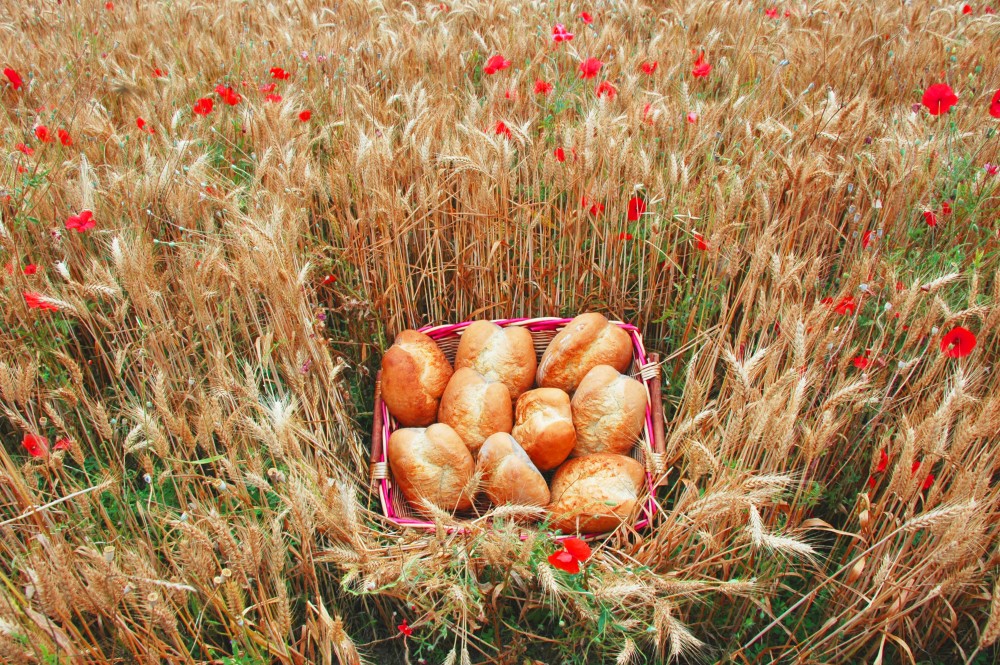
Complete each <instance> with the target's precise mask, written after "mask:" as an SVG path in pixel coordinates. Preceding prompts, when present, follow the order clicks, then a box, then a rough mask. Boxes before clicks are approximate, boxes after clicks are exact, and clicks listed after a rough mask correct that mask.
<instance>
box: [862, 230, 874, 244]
mask: <svg viewBox="0 0 1000 665" xmlns="http://www.w3.org/2000/svg"><path fill="white" fill-rule="evenodd" d="M874 234H875V232H874V231H872V230H871V229H868V230H867V231H865V232H864V233H863V234H861V246H862V247H863V248H865V249H868V247H869V246H870V245H871V244H872V236H873V235H874Z"/></svg>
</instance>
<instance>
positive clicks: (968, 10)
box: [962, 5, 972, 14]
mask: <svg viewBox="0 0 1000 665" xmlns="http://www.w3.org/2000/svg"><path fill="white" fill-rule="evenodd" d="M962 13H963V14H971V13H972V7H971V6H969V5H963V6H962Z"/></svg>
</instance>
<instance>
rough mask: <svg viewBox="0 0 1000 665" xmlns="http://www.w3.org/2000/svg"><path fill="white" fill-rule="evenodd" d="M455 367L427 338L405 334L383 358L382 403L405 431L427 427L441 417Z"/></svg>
mask: <svg viewBox="0 0 1000 665" xmlns="http://www.w3.org/2000/svg"><path fill="white" fill-rule="evenodd" d="M451 375H452V369H451V364H450V363H449V362H448V359H447V358H446V357H445V355H444V352H443V351H441V348H440V347H439V346H438V345H437V344H436V343H435V342H434V340H432V339H431V338H430V337H428V336H427V335H425V334H423V333H421V332H418V331H416V330H404V331H403V332H401V333H399V334H398V335H397V336H396V339H395V341H394V342H393V344H392V346H391V347H390V348H389V350H388V351H386V352H385V355H383V356H382V399H383V401H384V402H385V405H386V407H387V408H388V409H389V413H390V414H391V415H392V417H393V418H395V419H396V422H398V423H399V424H400V425H401V426H403V427H425V426H427V425H430V424H431V423H433V422H434V420H435V418H436V417H437V412H438V403H439V401H440V399H441V395H442V393H444V389H445V387H446V386H447V385H448V380H449V379H450V378H451Z"/></svg>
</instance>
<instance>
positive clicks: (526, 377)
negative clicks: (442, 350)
mask: <svg viewBox="0 0 1000 665" xmlns="http://www.w3.org/2000/svg"><path fill="white" fill-rule="evenodd" d="M463 367H470V368H472V369H474V370H476V371H477V372H479V373H480V374H482V375H483V376H484V377H486V378H487V379H489V380H491V381H500V382H501V383H503V384H504V385H505V386H507V390H508V391H510V399H511V401H514V400H516V399H517V398H518V397H520V396H521V393H523V392H524V391H525V390H528V389H529V388H531V385H532V383H534V381H535V370H536V368H537V367H538V359H537V358H536V356H535V345H534V342H533V341H532V339H531V333H529V332H528V331H527V330H525V329H524V328H519V327H517V326H507V327H506V328H501V327H500V326H498V325H497V324H495V323H492V322H490V321H476V322H475V323H473V324H472V325H470V326H469V327H468V328H466V329H465V332H463V333H462V337H461V340H460V341H459V343H458V352H457V353H456V354H455V369H461V368H463Z"/></svg>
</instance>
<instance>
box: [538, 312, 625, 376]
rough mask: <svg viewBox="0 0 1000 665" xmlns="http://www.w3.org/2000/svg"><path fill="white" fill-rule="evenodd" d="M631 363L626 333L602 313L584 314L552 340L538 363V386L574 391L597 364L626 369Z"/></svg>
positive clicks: (619, 369)
mask: <svg viewBox="0 0 1000 665" xmlns="http://www.w3.org/2000/svg"><path fill="white" fill-rule="evenodd" d="M631 362H632V340H631V338H630V337H629V336H628V333H627V332H625V331H624V330H622V329H621V328H619V327H618V326H616V325H615V324H613V323H611V322H610V321H608V320H607V318H605V317H604V316H603V315H601V314H597V313H593V312H592V313H589V314H581V315H580V316H578V317H576V318H575V319H573V320H572V321H570V322H569V323H568V324H566V327H565V328H563V329H562V330H560V331H559V332H558V333H556V336H555V337H554V338H553V339H552V341H551V342H549V346H548V348H546V349H545V353H543V354H542V360H541V362H539V363H538V372H537V378H538V385H539V386H541V387H543V388H560V389H562V390H565V391H566V392H568V393H572V392H573V391H574V390H576V387H577V386H578V385H579V384H580V381H581V380H583V377H584V376H585V375H586V374H587V372H589V371H590V370H591V369H592V368H594V367H596V366H597V365H611V366H612V367H614V368H615V369H616V370H618V371H619V372H624V371H625V370H626V369H628V366H629V363H631Z"/></svg>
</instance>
